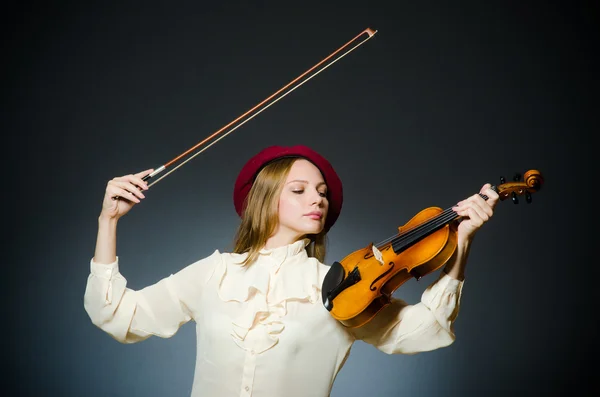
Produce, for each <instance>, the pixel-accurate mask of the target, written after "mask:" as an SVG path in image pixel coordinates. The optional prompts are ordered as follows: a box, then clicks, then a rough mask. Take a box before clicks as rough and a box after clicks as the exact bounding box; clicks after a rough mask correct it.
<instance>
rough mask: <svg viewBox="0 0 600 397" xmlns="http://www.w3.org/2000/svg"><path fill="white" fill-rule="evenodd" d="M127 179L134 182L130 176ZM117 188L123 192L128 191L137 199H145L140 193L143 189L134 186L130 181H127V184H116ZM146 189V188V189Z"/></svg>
mask: <svg viewBox="0 0 600 397" xmlns="http://www.w3.org/2000/svg"><path fill="white" fill-rule="evenodd" d="M128 179H130V180H134V181H135V177H133V176H131V177H129V178H128ZM117 186H118V187H119V188H121V189H123V190H125V191H128V192H129V193H131V194H133V195H135V196H137V197H139V198H145V197H146V196H144V193H142V189H144V187H140V186H138V185H136V184H135V183H133V182H131V181H127V182H124V181H123V182H117ZM146 189H147V187H146Z"/></svg>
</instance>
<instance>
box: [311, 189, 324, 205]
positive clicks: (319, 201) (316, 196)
mask: <svg viewBox="0 0 600 397" xmlns="http://www.w3.org/2000/svg"><path fill="white" fill-rule="evenodd" d="M323 200H324V197H323V196H321V193H319V192H318V191H316V190H315V192H314V193H313V197H312V204H313V205H314V204H316V205H317V206H318V207H321V206H322V205H323Z"/></svg>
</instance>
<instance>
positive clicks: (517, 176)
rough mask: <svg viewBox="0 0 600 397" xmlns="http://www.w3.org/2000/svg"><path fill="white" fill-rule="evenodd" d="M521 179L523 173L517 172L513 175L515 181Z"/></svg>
mask: <svg viewBox="0 0 600 397" xmlns="http://www.w3.org/2000/svg"><path fill="white" fill-rule="evenodd" d="M520 180H521V174H519V173H516V174H515V176H513V181H515V182H519V181H520Z"/></svg>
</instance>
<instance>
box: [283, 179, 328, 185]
mask: <svg viewBox="0 0 600 397" xmlns="http://www.w3.org/2000/svg"><path fill="white" fill-rule="evenodd" d="M294 182H302V183H306V184H307V185H308V184H309V182H308V181H306V180H304V179H294V180H293V181H289V182H288V183H286V185H289V184H290V183H294ZM321 185H325V187H327V184H326V183H325V182H319V183H318V184H317V187H319V186H321Z"/></svg>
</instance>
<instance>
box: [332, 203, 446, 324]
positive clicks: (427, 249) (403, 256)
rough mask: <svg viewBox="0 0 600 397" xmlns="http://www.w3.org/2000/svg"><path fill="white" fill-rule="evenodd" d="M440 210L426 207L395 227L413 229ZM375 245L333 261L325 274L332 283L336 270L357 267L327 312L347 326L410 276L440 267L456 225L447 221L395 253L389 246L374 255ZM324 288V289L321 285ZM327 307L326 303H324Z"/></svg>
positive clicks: (361, 320) (365, 317)
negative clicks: (355, 275) (350, 282)
mask: <svg viewBox="0 0 600 397" xmlns="http://www.w3.org/2000/svg"><path fill="white" fill-rule="evenodd" d="M440 213H442V209H441V208H438V207H431V208H426V209H424V210H422V211H421V212H419V213H418V214H417V215H415V216H414V217H413V218H412V219H411V220H410V221H409V222H407V223H406V224H405V225H403V226H400V227H399V228H398V231H399V234H400V235H401V234H402V233H403V232H404V231H407V230H414V228H415V227H416V226H418V225H421V224H424V223H425V222H426V221H427V220H429V219H433V218H435V217H436V216H438V215H439V214H440ZM373 249H374V245H373V244H369V246H367V247H365V248H363V249H360V250H358V251H355V252H353V253H351V254H349V255H348V256H346V257H345V258H344V259H343V260H342V261H341V262H336V263H335V264H334V265H333V266H332V268H331V270H330V272H328V274H327V275H326V278H325V281H324V286H325V284H327V281H328V278H329V281H330V282H333V284H339V283H336V282H335V281H334V280H332V279H335V278H336V277H335V276H336V273H338V274H337V275H338V277H337V278H338V279H339V273H340V272H343V274H352V271H353V270H355V269H360V280H357V281H356V283H354V284H353V285H352V288H347V289H344V290H342V291H341V292H339V294H337V295H336V297H335V304H333V305H332V307H331V310H330V313H331V315H332V316H334V317H335V318H337V319H338V320H339V321H341V322H342V324H344V325H345V326H346V327H349V328H354V327H359V326H361V325H363V324H365V323H367V322H368V321H369V320H371V319H372V318H373V317H374V316H375V314H377V313H378V312H379V311H380V310H381V309H383V308H384V307H385V306H387V305H388V304H389V303H390V299H391V295H392V294H393V293H394V291H395V290H396V289H397V288H398V287H400V286H401V285H402V284H404V283H405V282H406V281H408V280H409V279H411V278H413V277H415V278H417V279H419V278H421V277H423V276H425V275H427V274H429V273H432V272H434V271H436V270H438V269H439V268H440V267H442V266H443V265H444V264H445V263H446V262H447V261H448V259H450V257H451V256H452V254H453V253H454V251H455V249H456V227H455V226H454V225H453V224H448V225H446V226H444V227H442V228H441V229H439V230H437V231H435V232H433V233H431V234H430V235H428V236H426V237H424V238H423V239H422V240H421V241H419V242H418V243H416V244H414V245H411V246H409V247H407V248H406V249H405V250H403V251H402V252H400V253H396V252H394V250H393V248H392V245H391V244H387V245H385V246H383V247H381V248H377V249H378V250H379V251H380V253H381V256H380V257H379V258H377V257H376V256H375V254H374V250H373ZM323 291H326V288H323ZM326 306H327V304H326Z"/></svg>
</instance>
